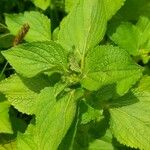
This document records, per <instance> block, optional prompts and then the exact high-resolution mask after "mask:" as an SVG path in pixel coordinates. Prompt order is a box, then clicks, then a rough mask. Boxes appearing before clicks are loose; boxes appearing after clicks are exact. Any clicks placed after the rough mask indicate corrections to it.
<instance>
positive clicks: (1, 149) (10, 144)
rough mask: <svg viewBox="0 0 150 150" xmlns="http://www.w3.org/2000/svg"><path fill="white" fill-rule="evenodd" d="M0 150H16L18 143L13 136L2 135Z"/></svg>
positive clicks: (0, 137)
mask: <svg viewBox="0 0 150 150" xmlns="http://www.w3.org/2000/svg"><path fill="white" fill-rule="evenodd" d="M0 150H16V141H15V140H14V138H12V135H8V134H1V135H0Z"/></svg>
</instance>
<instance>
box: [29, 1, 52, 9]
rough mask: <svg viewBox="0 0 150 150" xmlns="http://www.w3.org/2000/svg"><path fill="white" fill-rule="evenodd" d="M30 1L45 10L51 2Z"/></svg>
mask: <svg viewBox="0 0 150 150" xmlns="http://www.w3.org/2000/svg"><path fill="white" fill-rule="evenodd" d="M32 1H33V3H34V4H35V5H36V6H37V7H39V8H41V9H43V10H45V9H46V8H47V7H48V6H50V4H51V0H44V1H43V0H32Z"/></svg>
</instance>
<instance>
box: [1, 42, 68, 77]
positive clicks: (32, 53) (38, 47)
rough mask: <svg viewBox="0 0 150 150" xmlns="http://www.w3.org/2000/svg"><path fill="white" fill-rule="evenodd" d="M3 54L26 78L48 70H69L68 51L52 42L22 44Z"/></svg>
mask: <svg viewBox="0 0 150 150" xmlns="http://www.w3.org/2000/svg"><path fill="white" fill-rule="evenodd" d="M2 54H3V55H4V56H5V58H6V59H7V60H8V62H9V63H10V64H11V65H12V67H13V68H14V69H15V70H16V71H17V72H18V73H20V74H21V75H23V76H26V77H33V76H35V75H37V74H39V73H41V72H44V71H48V70H49V71H52V72H63V71H66V70H67V69H66V68H67V53H66V51H65V50H64V49H63V48H62V47H61V46H60V45H59V44H56V43H54V42H52V41H51V42H48V41H47V42H32V43H27V44H22V45H19V46H16V47H13V48H11V49H10V50H7V51H3V52H2ZM29 68H30V69H29Z"/></svg>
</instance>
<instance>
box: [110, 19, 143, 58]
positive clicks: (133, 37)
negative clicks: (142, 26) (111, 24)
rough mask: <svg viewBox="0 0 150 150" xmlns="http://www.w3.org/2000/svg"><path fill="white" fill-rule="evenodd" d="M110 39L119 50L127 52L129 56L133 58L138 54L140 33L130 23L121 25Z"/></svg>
mask: <svg viewBox="0 0 150 150" xmlns="http://www.w3.org/2000/svg"><path fill="white" fill-rule="evenodd" d="M110 39H111V40H112V41H113V42H114V43H115V44H117V45H118V46H119V47H120V48H123V49H125V50H127V51H128V52H129V54H131V55H134V56H136V55H138V54H139V46H140V31H139V30H138V28H137V27H136V26H134V25H132V24H131V23H127V22H126V23H122V24H121V25H120V26H119V27H117V29H116V32H115V33H113V34H112V35H111V36H110Z"/></svg>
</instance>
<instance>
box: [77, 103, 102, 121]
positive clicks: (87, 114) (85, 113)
mask: <svg viewBox="0 0 150 150" xmlns="http://www.w3.org/2000/svg"><path fill="white" fill-rule="evenodd" d="M80 111H81V112H82V115H81V124H87V123H89V122H91V121H99V120H101V119H103V118H104V116H103V111H102V110H98V109H94V108H93V107H91V106H90V105H88V104H86V103H85V102H82V103H81V104H80Z"/></svg>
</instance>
